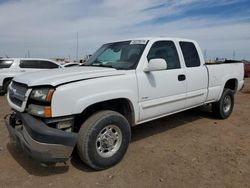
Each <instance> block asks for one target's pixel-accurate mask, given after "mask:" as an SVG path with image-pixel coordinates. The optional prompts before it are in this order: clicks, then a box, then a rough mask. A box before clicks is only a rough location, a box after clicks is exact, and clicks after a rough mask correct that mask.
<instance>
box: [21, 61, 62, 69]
mask: <svg viewBox="0 0 250 188" xmlns="http://www.w3.org/2000/svg"><path fill="white" fill-rule="evenodd" d="M19 66H20V68H26V69H54V68H58V67H59V66H58V65H57V64H55V63H53V62H50V61H41V60H22V61H21V62H20V65H19Z"/></svg>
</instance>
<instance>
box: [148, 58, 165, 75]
mask: <svg viewBox="0 0 250 188" xmlns="http://www.w3.org/2000/svg"><path fill="white" fill-rule="evenodd" d="M166 69H167V62H166V61H165V59H162V58H157V59H150V60H149V62H148V66H147V67H145V68H144V72H151V71H159V70H166Z"/></svg>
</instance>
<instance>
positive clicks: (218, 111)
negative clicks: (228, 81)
mask: <svg viewBox="0 0 250 188" xmlns="http://www.w3.org/2000/svg"><path fill="white" fill-rule="evenodd" d="M233 108H234V92H233V91H232V90H230V89H224V91H223V93H222V95H221V98H220V100H219V101H218V102H215V103H213V104H212V111H213V113H214V115H215V116H216V117H218V118H219V119H226V118H228V117H229V116H230V115H231V113H232V111H233Z"/></svg>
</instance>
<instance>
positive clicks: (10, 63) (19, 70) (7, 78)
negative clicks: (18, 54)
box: [0, 58, 61, 95]
mask: <svg viewBox="0 0 250 188" xmlns="http://www.w3.org/2000/svg"><path fill="white" fill-rule="evenodd" d="M60 67H61V65H59V64H57V63H56V62H54V61H51V60H49V59H39V58H1V59H0V95H4V94H5V93H6V92H7V88H8V85H9V84H10V82H11V80H12V79H13V78H14V77H15V76H18V75H20V74H23V73H26V72H34V71H41V70H45V69H54V68H60Z"/></svg>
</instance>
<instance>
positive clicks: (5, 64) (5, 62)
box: [0, 60, 13, 69]
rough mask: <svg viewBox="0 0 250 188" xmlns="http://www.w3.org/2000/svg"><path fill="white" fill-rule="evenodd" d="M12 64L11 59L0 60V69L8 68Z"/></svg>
mask: <svg viewBox="0 0 250 188" xmlns="http://www.w3.org/2000/svg"><path fill="white" fill-rule="evenodd" d="M12 64H13V61H12V60H0V69H4V68H10V66H11V65H12Z"/></svg>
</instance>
